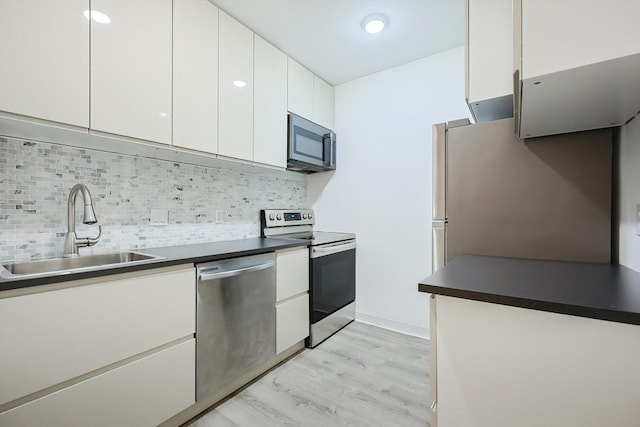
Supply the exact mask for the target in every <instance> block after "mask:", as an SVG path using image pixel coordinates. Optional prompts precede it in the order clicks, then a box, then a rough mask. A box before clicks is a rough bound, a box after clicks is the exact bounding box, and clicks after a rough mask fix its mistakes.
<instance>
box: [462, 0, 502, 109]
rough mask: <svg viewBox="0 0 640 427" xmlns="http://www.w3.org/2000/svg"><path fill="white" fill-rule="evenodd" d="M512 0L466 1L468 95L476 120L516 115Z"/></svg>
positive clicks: (468, 101)
mask: <svg viewBox="0 0 640 427" xmlns="http://www.w3.org/2000/svg"><path fill="white" fill-rule="evenodd" d="M511 4H512V0H467V2H466V8H467V9H466V12H467V14H466V15H467V23H466V24H467V34H466V35H467V37H466V46H465V47H466V79H467V81H466V89H467V90H466V95H467V103H468V104H469V108H470V110H471V112H472V113H473V116H474V117H475V119H476V121H479V122H483V121H490V120H498V119H504V118H507V117H512V116H513V76H512V71H513V69H512V68H513V14H512V7H511Z"/></svg>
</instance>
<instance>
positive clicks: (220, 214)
mask: <svg viewBox="0 0 640 427" xmlns="http://www.w3.org/2000/svg"><path fill="white" fill-rule="evenodd" d="M223 222H224V212H223V211H216V224H222V223H223Z"/></svg>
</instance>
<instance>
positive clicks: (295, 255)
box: [276, 248, 309, 301]
mask: <svg viewBox="0 0 640 427" xmlns="http://www.w3.org/2000/svg"><path fill="white" fill-rule="evenodd" d="M307 291H309V249H307V248H302V249H294V250H289V251H278V252H276V301H282V300H285V299H287V298H291V297H293V296H295V295H298V294H300V293H302V292H307Z"/></svg>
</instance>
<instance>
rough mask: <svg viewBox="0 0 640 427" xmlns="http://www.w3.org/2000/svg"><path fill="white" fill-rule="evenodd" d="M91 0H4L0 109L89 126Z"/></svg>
mask: <svg viewBox="0 0 640 427" xmlns="http://www.w3.org/2000/svg"><path fill="white" fill-rule="evenodd" d="M87 10H89V1H88V0H66V1H61V0H51V1H34V0H21V1H6V0H5V1H0V58H2V65H1V66H0V68H1V69H2V71H1V73H2V78H0V110H1V111H6V112H10V113H15V114H21V115H25V116H31V117H37V118H40V119H45V120H51V121H54V122H60V123H66V124H70V125H75V126H81V127H83V128H88V127H89V21H88V20H87V18H85V16H84V12H85V11H87Z"/></svg>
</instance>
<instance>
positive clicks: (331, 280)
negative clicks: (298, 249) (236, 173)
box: [260, 209, 356, 348]
mask: <svg viewBox="0 0 640 427" xmlns="http://www.w3.org/2000/svg"><path fill="white" fill-rule="evenodd" d="M260 224H261V230H262V237H277V238H287V239H288V238H292V239H304V240H308V242H309V323H310V325H311V326H310V331H309V338H308V339H307V342H306V344H307V347H311V348H313V347H315V346H317V345H318V344H320V343H321V342H322V341H324V340H325V339H327V338H329V337H330V336H331V335H333V334H334V333H336V332H337V331H339V330H340V329H342V328H343V327H344V326H346V325H347V324H349V323H350V322H352V321H353V320H354V319H355V313H356V304H355V300H356V235H355V234H353V233H333V232H326V231H315V230H314V229H313V226H314V224H315V218H314V214H313V210H311V209H277V210H276V209H267V210H262V211H260Z"/></svg>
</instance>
